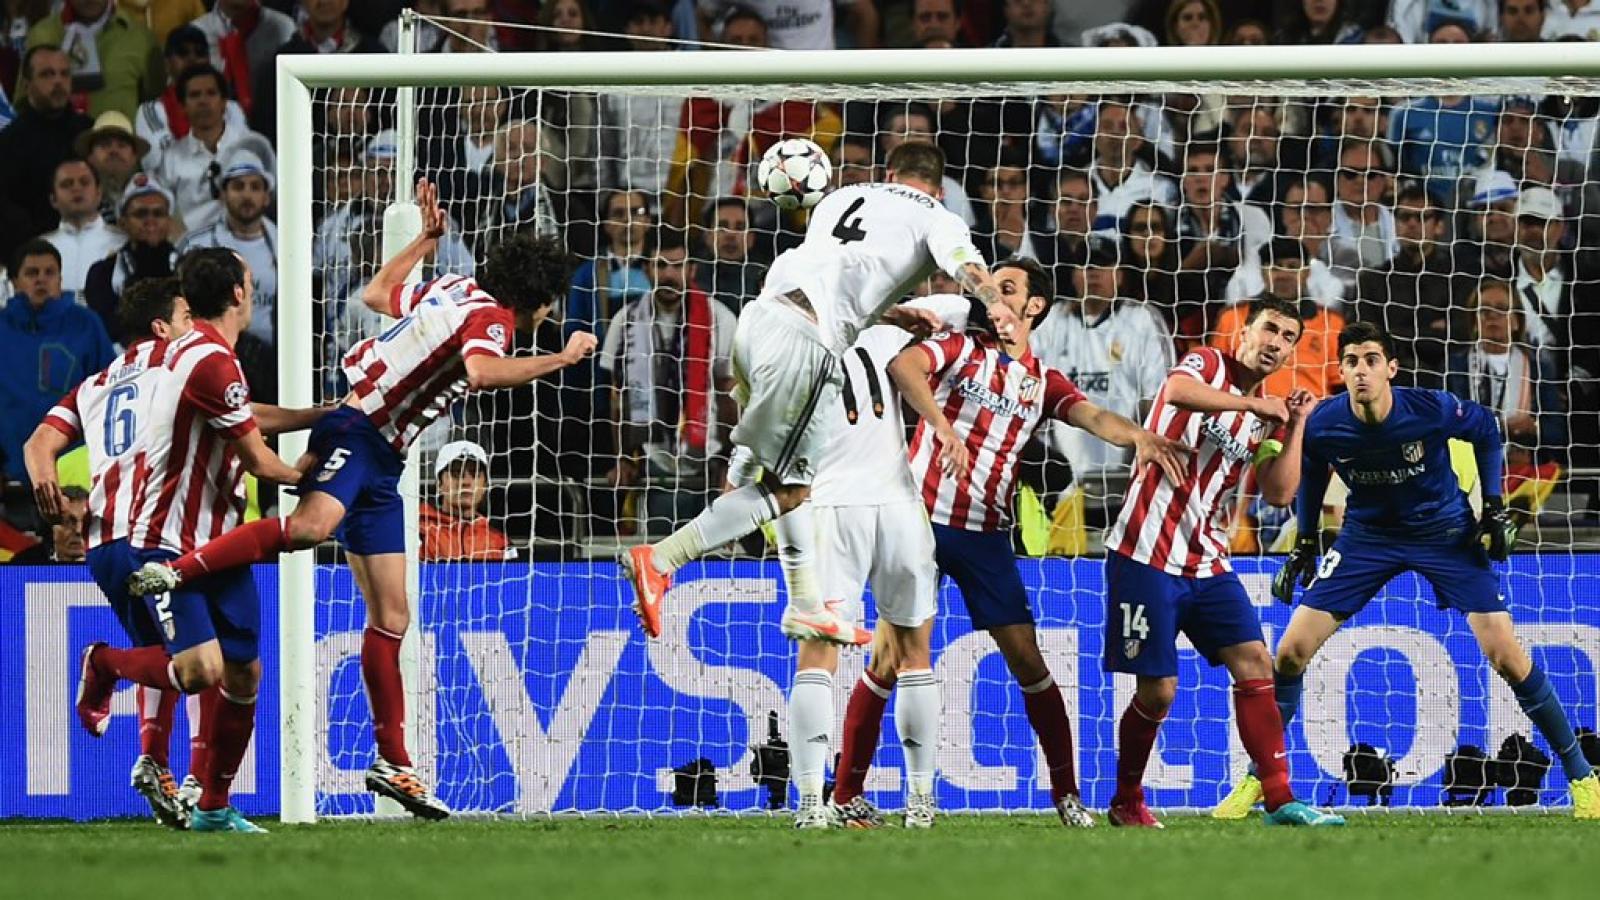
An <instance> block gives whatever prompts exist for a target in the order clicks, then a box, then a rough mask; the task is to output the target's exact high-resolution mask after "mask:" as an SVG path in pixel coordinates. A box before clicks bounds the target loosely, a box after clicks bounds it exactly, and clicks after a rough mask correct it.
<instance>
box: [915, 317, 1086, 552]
mask: <svg viewBox="0 0 1600 900" xmlns="http://www.w3.org/2000/svg"><path fill="white" fill-rule="evenodd" d="M917 346H919V347H920V348H921V349H922V352H923V353H925V354H927V356H928V363H929V368H930V372H929V382H930V384H931V386H932V387H933V397H934V400H936V401H937V402H938V403H939V406H940V407H941V408H942V409H943V410H944V416H945V418H946V419H948V420H949V422H950V426H951V427H952V428H954V429H955V431H956V434H958V435H960V436H961V437H962V439H963V440H965V441H966V444H967V450H968V452H969V453H971V455H972V468H971V470H970V471H968V473H967V475H966V477H965V478H954V477H950V476H947V475H945V474H944V471H943V469H941V468H940V466H939V446H938V444H939V442H938V440H937V438H936V437H935V436H934V434H933V429H932V428H930V427H929V426H928V423H927V422H926V421H923V422H919V423H917V432H916V434H915V435H914V436H913V437H912V439H911V474H912V477H913V478H914V479H915V480H916V482H917V484H918V485H920V486H921V488H922V502H923V504H924V505H926V506H927V507H928V516H929V518H931V519H932V520H933V521H935V522H937V523H939V524H941V525H948V526H950V527H951V528H960V529H963V530H965V531H997V530H1000V529H1002V528H1008V527H1010V525H1011V493H1012V487H1013V485H1014V484H1015V479H1016V474H1017V461H1018V460H1019V459H1020V458H1021V456H1022V448H1023V446H1024V445H1026V444H1027V443H1028V438H1029V437H1031V436H1032V435H1033V432H1034V429H1035V428H1038V427H1039V423H1040V422H1042V421H1044V420H1045V419H1060V420H1062V421H1066V418H1067V411H1068V410H1070V409H1071V408H1072V407H1073V405H1074V404H1076V403H1077V402H1078V401H1080V400H1082V399H1084V397H1083V393H1082V392H1081V391H1079V390H1078V388H1077V386H1076V385H1074V384H1073V383H1072V382H1071V380H1069V379H1068V378H1067V376H1065V375H1063V374H1061V372H1059V371H1057V370H1056V369H1052V368H1050V367H1049V366H1047V365H1045V364H1043V363H1041V362H1039V360H1037V359H1035V358H1034V356H1033V353H1032V352H1024V353H1023V355H1022V357H1021V358H1020V359H1013V358H1011V357H1010V356H1007V355H1006V354H1005V353H1003V352H1001V350H1000V346H999V344H997V343H996V342H995V341H994V339H993V338H990V337H987V336H977V335H964V334H952V335H948V336H946V337H942V338H936V339H933V340H928V341H924V342H922V343H921V344H918V345H917Z"/></svg>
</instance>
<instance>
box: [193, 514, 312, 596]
mask: <svg viewBox="0 0 1600 900" xmlns="http://www.w3.org/2000/svg"><path fill="white" fill-rule="evenodd" d="M287 549H289V533H288V531H287V530H286V529H285V528H284V527H283V520H282V519H280V518H277V517H273V518H271V519H257V520H255V521H254V522H251V523H249V524H248V525H240V526H239V527H238V528H235V529H233V530H232V531H230V532H228V533H227V534H224V535H223V536H222V537H219V538H217V539H216V540H214V541H212V542H210V543H209V544H206V545H205V546H203V547H201V548H200V549H198V550H194V551H192V552H190V553H185V554H184V555H182V556H180V557H178V558H177V559H175V560H173V561H172V568H173V569H174V570H176V571H177V573H178V575H179V577H181V578H182V579H183V580H184V581H193V580H194V579H196V578H203V577H205V576H206V575H210V574H211V573H212V572H220V571H222V570H223V569H232V568H235V567H238V566H247V565H249V564H251V563H257V562H263V561H265V560H269V559H272V558H273V557H275V556H277V555H278V554H279V553H282V552H283V551H285V550H287Z"/></svg>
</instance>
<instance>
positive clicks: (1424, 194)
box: [1394, 181, 1438, 213]
mask: <svg viewBox="0 0 1600 900" xmlns="http://www.w3.org/2000/svg"><path fill="white" fill-rule="evenodd" d="M1402 203H1409V204H1411V205H1413V206H1420V207H1422V208H1423V210H1424V211H1425V212H1430V213H1436V212H1438V210H1436V209H1434V207H1433V198H1432V197H1430V196H1428V189H1427V188H1425V187H1423V186H1422V182H1420V181H1403V182H1401V183H1400V190H1398V191H1395V193H1394V205H1395V206H1399V205H1400V204H1402Z"/></svg>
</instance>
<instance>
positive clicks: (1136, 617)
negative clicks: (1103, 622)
mask: <svg viewBox="0 0 1600 900" xmlns="http://www.w3.org/2000/svg"><path fill="white" fill-rule="evenodd" d="M1118 605H1119V606H1121V607H1122V636H1123V637H1124V638H1131V637H1133V636H1134V634H1135V633H1137V634H1138V636H1139V640H1141V641H1142V640H1144V639H1145V638H1147V637H1149V636H1150V620H1149V619H1147V618H1145V615H1144V604H1143V603H1138V604H1135V603H1119V604H1118Z"/></svg>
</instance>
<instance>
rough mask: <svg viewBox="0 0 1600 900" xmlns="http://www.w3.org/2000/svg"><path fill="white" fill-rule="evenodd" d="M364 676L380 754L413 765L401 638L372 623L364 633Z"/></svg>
mask: <svg viewBox="0 0 1600 900" xmlns="http://www.w3.org/2000/svg"><path fill="white" fill-rule="evenodd" d="M361 678H362V680H363V681H365V682H366V683H367V701H368V702H369V703H371V704H372V736H373V738H374V739H375V740H376V741H377V742H378V755H379V756H381V757H383V758H384V760H386V761H387V762H390V763H393V764H394V765H397V766H409V765H411V754H409V753H407V752H406V687H405V682H404V681H402V680H401V678H400V638H399V637H397V636H395V635H392V634H390V633H388V632H387V631H379V630H378V629H376V628H373V627H372V626H371V625H368V626H367V631H366V633H365V634H363V635H362V636H361Z"/></svg>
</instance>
